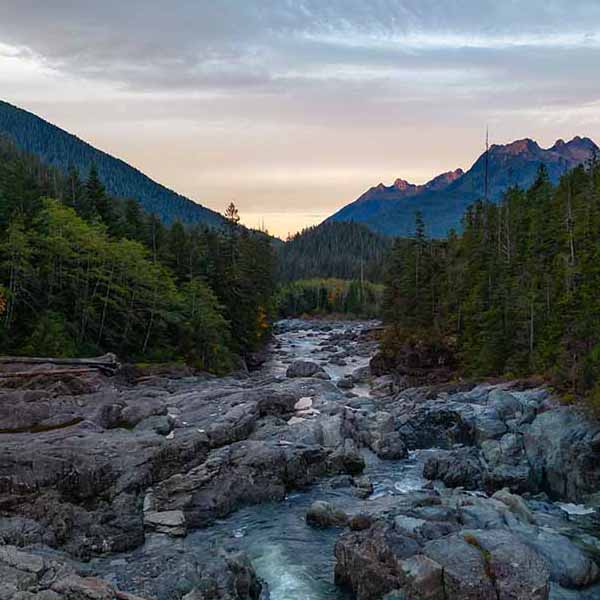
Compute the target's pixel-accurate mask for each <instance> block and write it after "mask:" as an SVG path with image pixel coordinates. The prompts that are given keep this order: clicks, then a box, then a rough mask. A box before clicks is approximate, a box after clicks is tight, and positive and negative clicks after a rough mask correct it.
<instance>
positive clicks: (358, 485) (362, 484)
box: [352, 476, 373, 498]
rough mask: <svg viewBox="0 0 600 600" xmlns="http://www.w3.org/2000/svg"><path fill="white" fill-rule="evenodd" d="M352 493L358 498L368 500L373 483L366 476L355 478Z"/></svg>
mask: <svg viewBox="0 0 600 600" xmlns="http://www.w3.org/2000/svg"><path fill="white" fill-rule="evenodd" d="M352 483H353V485H354V490H353V493H354V495H355V496H358V497H359V498H368V497H369V496H370V495H371V494H372V493H373V483H372V482H371V480H370V479H369V478H368V477H367V476H363V477H355V478H354V479H353V481H352Z"/></svg>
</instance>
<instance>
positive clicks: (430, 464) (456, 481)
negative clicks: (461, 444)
mask: <svg viewBox="0 0 600 600" xmlns="http://www.w3.org/2000/svg"><path fill="white" fill-rule="evenodd" d="M483 474H484V466H483V464H482V463H481V460H480V458H479V452H478V451H477V449H475V448H461V449H459V450H453V451H451V452H437V453H435V454H434V455H433V456H431V457H430V458H428V459H427V461H426V462H425V466H424V468H423V476H424V477H425V478H426V479H431V480H436V479H439V480H441V481H443V482H444V483H445V484H446V485H447V486H449V487H458V486H460V487H464V488H466V489H468V490H476V489H480V488H481V487H482V485H483Z"/></svg>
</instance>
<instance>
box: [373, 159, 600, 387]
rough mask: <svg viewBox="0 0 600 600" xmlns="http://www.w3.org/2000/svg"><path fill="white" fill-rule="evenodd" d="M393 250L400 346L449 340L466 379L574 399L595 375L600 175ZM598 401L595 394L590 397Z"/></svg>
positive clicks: (598, 366) (389, 314)
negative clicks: (525, 382) (549, 386)
mask: <svg viewBox="0 0 600 600" xmlns="http://www.w3.org/2000/svg"><path fill="white" fill-rule="evenodd" d="M416 230H417V234H416V235H415V237H414V238H412V239H402V240H398V241H397V242H396V244H395V246H394V250H393V252H392V255H391V257H390V260H389V261H388V274H387V278H386V291H385V300H384V315H385V318H386V321H387V323H388V324H389V325H390V329H391V330H392V331H396V335H401V334H403V335H405V334H406V332H412V333H414V334H417V335H423V334H425V333H426V334H427V335H428V336H437V337H438V338H439V339H443V340H445V341H451V342H452V344H451V346H452V347H454V348H456V350H457V352H458V356H459V358H460V363H461V365H462V368H463V370H464V371H465V372H466V373H467V374H472V375H526V374H532V373H537V374H543V375H551V376H552V377H553V378H554V380H555V382H556V383H557V384H558V385H559V386H562V387H563V388H564V389H568V390H571V392H572V393H574V394H579V395H580V394H583V393H586V392H587V390H590V389H592V388H593V386H594V385H595V382H596V381H598V378H599V376H600V318H599V315H600V294H599V293H598V292H599V290H600V167H599V166H598V164H597V163H596V162H595V161H592V162H591V163H590V164H588V165H586V166H580V167H578V168H576V169H574V170H573V171H571V172H570V173H567V174H565V175H564V176H563V178H562V180H561V181H560V183H559V184H558V186H556V187H554V186H552V185H551V183H550V181H549V178H548V174H547V172H546V170H545V168H544V167H541V168H540V170H539V173H538V177H537V180H536V181H535V183H534V184H533V186H532V187H531V188H530V189H529V190H527V191H524V190H520V189H517V188H513V189H511V190H509V191H508V192H507V193H506V194H505V196H504V199H503V201H502V202H501V203H500V204H498V205H496V204H491V203H485V202H478V203H476V204H474V205H473V206H471V207H470V208H469V210H468V211H467V213H466V214H465V216H464V219H463V231H464V232H463V234H462V235H461V236H460V237H457V236H456V235H454V234H451V235H450V236H449V237H448V238H447V239H445V240H427V239H425V238H424V236H423V235H422V231H423V226H422V223H420V222H419V220H417V227H416ZM594 393H595V394H596V395H598V393H597V392H594Z"/></svg>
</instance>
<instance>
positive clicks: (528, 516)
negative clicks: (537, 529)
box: [492, 489, 535, 523]
mask: <svg viewBox="0 0 600 600" xmlns="http://www.w3.org/2000/svg"><path fill="white" fill-rule="evenodd" d="M492 498H494V499H495V500H500V502H502V503H503V504H506V506H508V507H509V508H510V510H511V511H512V512H513V513H515V514H516V515H517V516H518V517H519V518H520V519H521V520H522V521H524V522H525V523H535V518H534V517H533V513H532V512H531V511H530V510H529V508H528V507H527V504H525V501H524V500H523V498H521V496H517V495H516V494H511V493H510V492H509V491H508V490H507V489H503V490H500V491H498V492H496V493H495V494H494V495H493V496H492Z"/></svg>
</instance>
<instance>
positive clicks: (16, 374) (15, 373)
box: [0, 367, 98, 379]
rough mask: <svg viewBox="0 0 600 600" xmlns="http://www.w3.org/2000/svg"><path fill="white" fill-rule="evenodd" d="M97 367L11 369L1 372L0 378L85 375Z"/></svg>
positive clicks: (93, 371)
mask: <svg viewBox="0 0 600 600" xmlns="http://www.w3.org/2000/svg"><path fill="white" fill-rule="evenodd" d="M97 370H98V368H97V367H86V368H81V369H44V370H41V371H10V372H7V373H2V372H0V379H8V378H11V377H37V376H38V375H59V376H62V375H85V374H86V373H95V372H96V371H97Z"/></svg>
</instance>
